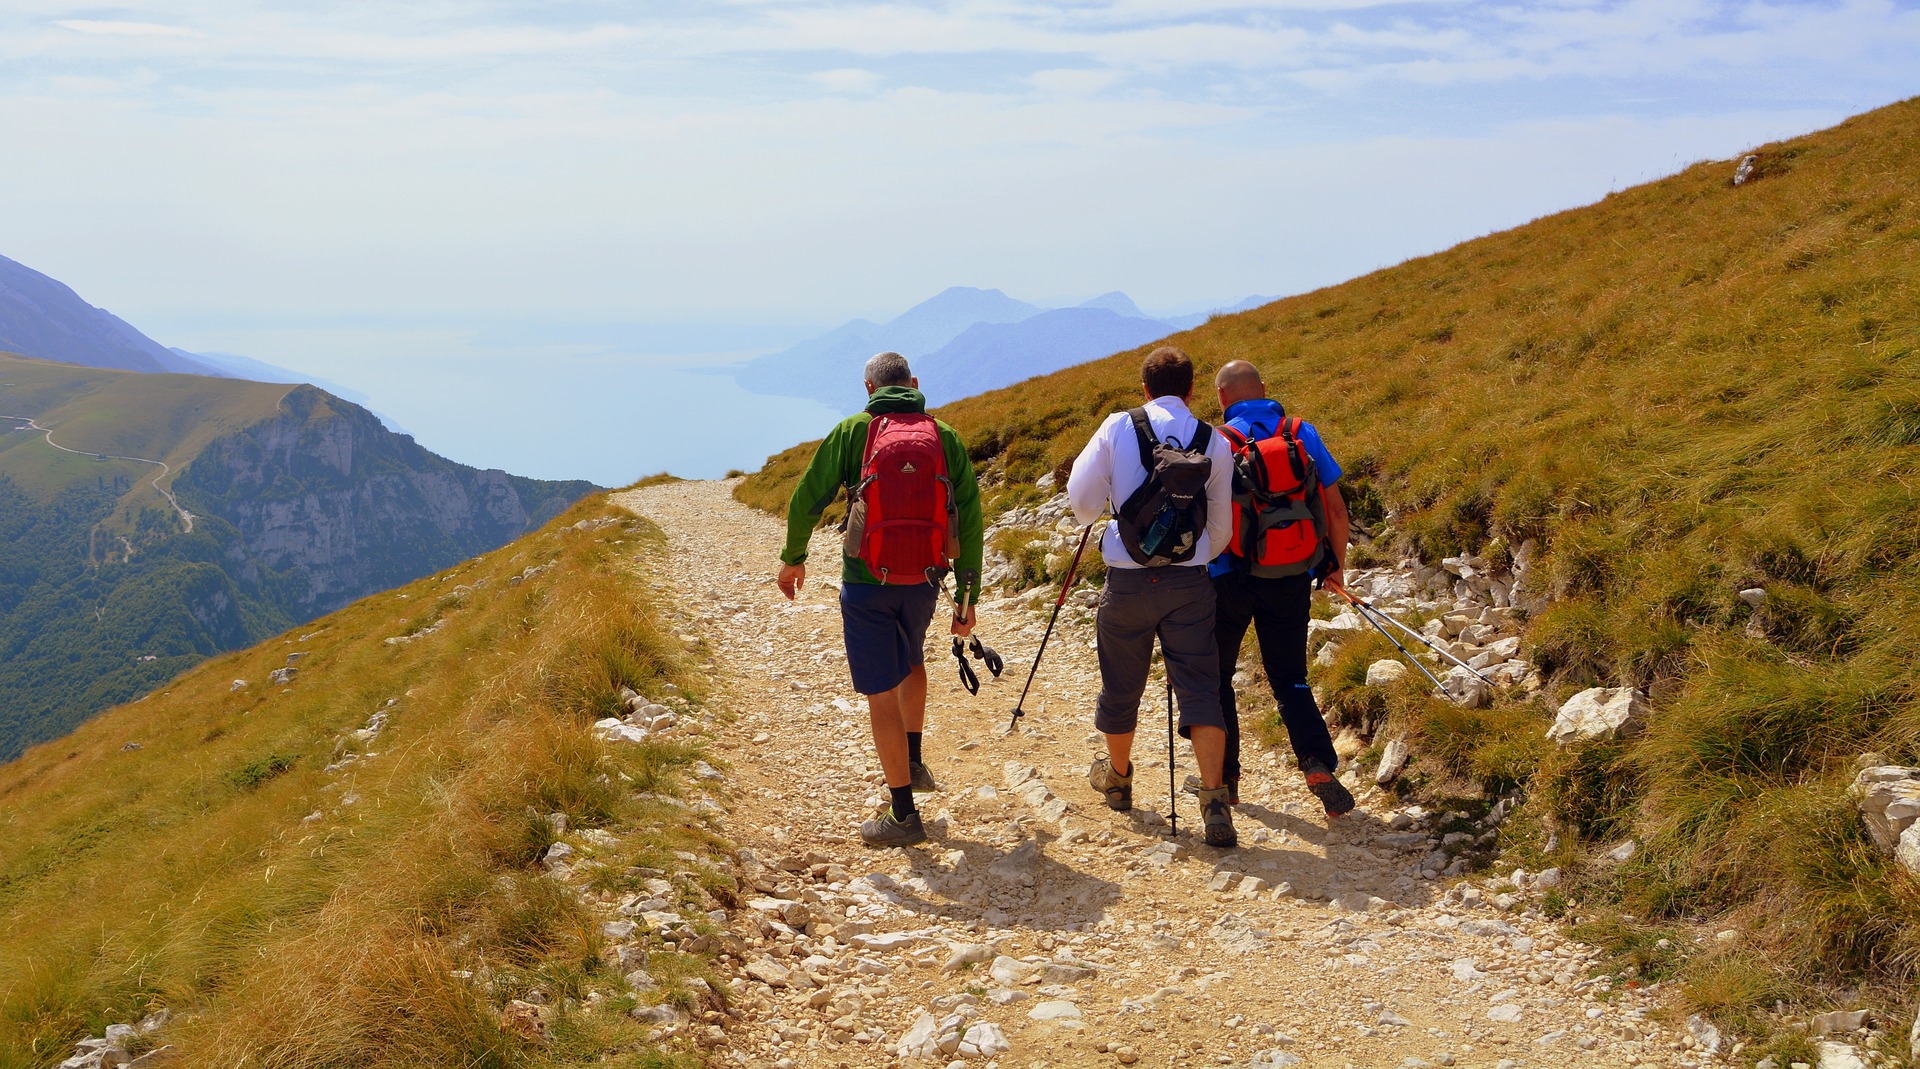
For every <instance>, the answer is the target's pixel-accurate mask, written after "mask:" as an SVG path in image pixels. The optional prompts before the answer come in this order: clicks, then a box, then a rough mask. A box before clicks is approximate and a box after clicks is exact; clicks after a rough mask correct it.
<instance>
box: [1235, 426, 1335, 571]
mask: <svg viewBox="0 0 1920 1069" xmlns="http://www.w3.org/2000/svg"><path fill="white" fill-rule="evenodd" d="M1220 433H1221V434H1224V435H1226V437H1227V441H1228V442H1229V443H1230V444H1232V446H1233V540H1232V542H1230V543H1229V546H1230V548H1231V551H1232V553H1233V566H1234V568H1235V569H1237V570H1239V571H1242V572H1246V573H1248V574H1251V575H1255V576H1259V577H1262V578H1269V579H1271V578H1278V577H1280V576H1287V575H1299V574H1301V573H1302V572H1307V573H1310V574H1312V575H1314V576H1316V577H1318V576H1320V575H1323V574H1325V573H1326V570H1327V567H1328V566H1329V565H1330V564H1331V563H1332V562H1333V560H1334V555H1333V546H1332V544H1331V543H1330V541H1329V538H1328V535H1327V514H1326V503H1325V500H1324V497H1323V495H1324V493H1325V488H1324V487H1322V486H1321V485H1320V472H1319V469H1318V468H1317V467H1316V466H1315V465H1314V463H1313V454H1311V453H1309V452H1307V446H1306V443H1305V442H1302V441H1301V440H1300V420H1299V419H1298V418H1297V417H1290V418H1286V419H1282V420H1281V421H1280V426H1279V427H1278V428H1276V429H1275V431H1274V434H1273V436H1272V437H1270V438H1262V439H1259V440H1257V441H1254V440H1249V439H1248V438H1247V437H1246V436H1245V435H1243V434H1241V433H1240V432H1239V431H1237V430H1235V429H1233V428H1232V427H1228V426H1222V427H1221V428H1220Z"/></svg>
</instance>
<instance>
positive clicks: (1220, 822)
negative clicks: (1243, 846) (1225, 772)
mask: <svg viewBox="0 0 1920 1069" xmlns="http://www.w3.org/2000/svg"><path fill="white" fill-rule="evenodd" d="M1227 797H1228V789H1227V788H1225V787H1215V788H1214V789H1213V790H1210V791H1201V792H1200V819H1201V820H1203V821H1205V822H1206V840H1207V845H1208V846H1217V847H1220V848H1221V849H1223V850H1224V849H1227V848H1230V847H1234V846H1238V845H1240V836H1238V835H1236V834H1234V830H1233V810H1232V808H1231V805H1230V803H1228V801H1227Z"/></svg>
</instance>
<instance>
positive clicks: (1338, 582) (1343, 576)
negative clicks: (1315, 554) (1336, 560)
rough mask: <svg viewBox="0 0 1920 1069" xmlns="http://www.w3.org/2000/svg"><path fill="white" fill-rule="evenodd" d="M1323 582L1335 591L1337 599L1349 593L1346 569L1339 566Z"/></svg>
mask: <svg viewBox="0 0 1920 1069" xmlns="http://www.w3.org/2000/svg"><path fill="white" fill-rule="evenodd" d="M1321 582H1322V583H1323V584H1325V585H1326V586H1327V587H1328V588H1329V589H1331V590H1332V591H1333V593H1334V596H1335V597H1339V596H1340V595H1343V594H1346V593H1347V573H1346V569H1344V568H1341V567H1339V566H1337V565H1336V566H1335V567H1334V569H1333V570H1332V571H1330V572H1328V573H1327V577H1326V578H1325V579H1322V580H1321Z"/></svg>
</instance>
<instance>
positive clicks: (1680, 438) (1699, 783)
mask: <svg viewBox="0 0 1920 1069" xmlns="http://www.w3.org/2000/svg"><path fill="white" fill-rule="evenodd" d="M1759 151H1760V157H1761V166H1760V172H1759V175H1760V177H1759V180H1758V181H1756V182H1753V183H1750V184H1748V185H1745V186H1742V187H1738V188H1736V187H1733V186H1732V185H1731V184H1730V181H1729V179H1730V177H1731V174H1732V171H1733V166H1732V164H1731V163H1726V162H1714V163H1703V164H1699V165H1696V166H1693V167H1690V168H1688V169H1686V170H1685V171H1682V172H1681V173H1679V174H1676V175H1674V176H1672V177H1669V178H1666V179H1662V180H1660V181H1657V182H1652V183H1649V184H1647V185H1644V186H1639V187H1636V188H1633V189H1629V190H1625V191H1622V192H1620V193H1616V194H1613V195H1610V196H1609V197H1607V198H1606V199H1605V200H1604V201H1601V202H1600V203H1598V204H1594V205H1591V206H1588V207H1585V208H1580V209H1576V210H1573V211H1569V212H1564V213H1561V214H1559V215H1555V216H1550V217H1547V218H1544V219H1540V220H1537V221H1535V222H1533V223H1530V224H1528V225H1526V226H1523V227H1520V228H1517V229H1515V230H1511V231H1507V232H1504V233H1500V234H1494V235H1491V236H1488V237H1485V238H1481V239H1478V240H1475V241H1471V242H1467V243H1465V244H1463V245H1460V246H1458V247H1456V248H1453V249H1450V250H1447V251H1446V252H1442V253H1439V254H1436V255H1433V256H1428V257H1424V258H1421V259H1417V260H1412V261H1409V262H1407V263H1405V264H1401V265H1399V266H1397V267H1394V268H1390V269H1387V270H1383V271H1379V272H1376V273H1374V274H1371V275H1368V276H1365V277H1363V278H1359V279H1355V280H1353V281H1351V282H1348V283H1345V284H1342V285H1339V286H1334V287H1331V288H1328V289H1325V290H1320V291H1317V292H1314V293H1309V294H1304V295H1302V296H1298V297H1293V298H1289V299H1287V300H1283V301H1279V302H1276V303H1274V304H1270V305H1267V306H1266V307H1263V308H1260V309H1257V310H1254V311H1251V312H1247V313H1244V314H1240V315H1234V316H1228V317H1223V318H1220V319H1216V320H1214V321H1213V322H1211V323H1208V324H1207V325H1206V326H1203V327H1201V328H1198V329H1196V330H1193V331H1190V332H1187V333H1185V334H1182V335H1179V336H1176V337H1174V338H1173V339H1170V341H1171V342H1173V343H1174V344H1178V345H1180V346H1182V347H1183V348H1185V349H1186V350H1187V351H1188V352H1189V353H1190V354H1192V355H1193V357H1194V358H1195V360H1196V363H1197V364H1198V365H1199V366H1200V368H1201V371H1202V374H1204V375H1210V374H1211V371H1212V370H1213V369H1215V368H1217V367H1218V366H1219V365H1220V364H1221V363H1223V362H1225V361H1226V360H1229V359H1233V358H1245V359H1249V360H1252V361H1254V362H1255V363H1257V364H1259V365H1260V366H1261V367H1262V368H1263V370H1264V371H1265V374H1266V377H1267V380H1268V382H1269V383H1270V385H1271V386H1272V389H1273V394H1274V396H1276V397H1278V398H1280V399H1281V400H1282V401H1283V402H1285V403H1286V404H1287V406H1288V407H1289V409H1290V410H1291V411H1293V412H1294V413H1296V414H1299V415H1303V416H1305V417H1307V418H1309V419H1311V420H1313V421H1315V422H1316V423H1317V424H1318V425H1319V426H1320V428H1321V429H1322V431H1323V432H1324V433H1325V436H1326V438H1327V440H1328V442H1329V443H1330V445H1331V447H1332V449H1333V450H1334V452H1335V454H1336V456H1338V457H1339V458H1341V459H1342V461H1343V462H1344V463H1345V464H1346V465H1347V468H1348V471H1349V479H1348V481H1347V490H1348V495H1349V498H1350V499H1352V500H1354V501H1355V504H1356V511H1357V513H1358V514H1359V515H1360V517H1361V518H1362V519H1363V520H1365V521H1366V522H1368V523H1369V524H1372V525H1375V526H1378V527H1384V528H1385V530H1384V532H1383V533H1385V534H1386V535H1387V537H1388V538H1390V539H1394V540H1397V541H1398V542H1399V543H1400V544H1402V545H1404V546H1406V547H1409V548H1411V549H1413V550H1415V551H1417V552H1419V553H1420V554H1422V555H1423V556H1425V557H1427V558H1429V559H1435V558H1438V557H1440V556H1443V555H1446V554H1450V553H1454V552H1457V551H1460V550H1474V551H1481V550H1486V549H1488V548H1489V547H1490V546H1492V545H1493V543H1495V542H1496V540H1504V542H1505V543H1506V544H1508V545H1517V544H1518V542H1519V541H1520V540H1522V539H1525V538H1538V539H1540V540H1541V541H1542V543H1543V545H1544V546H1545V547H1546V548H1547V550H1548V554H1547V558H1546V563H1547V567H1548V568H1549V569H1550V574H1551V575H1552V577H1553V581H1554V590H1555V593H1556V595H1557V598H1558V601H1557V604H1556V606H1555V607H1554V608H1553V609H1552V610H1550V611H1549V612H1548V613H1546V614H1544V615H1543V617H1542V618H1540V619H1538V620H1535V621H1533V623H1532V626H1531V632H1530V634H1531V639H1532V641H1533V643H1534V645H1535V648H1536V651H1537V655H1538V658H1539V659H1540V660H1541V661H1543V662H1544V663H1545V664H1546V665H1547V666H1549V667H1550V668H1552V669H1553V670H1554V672H1555V676H1556V682H1557V685H1558V689H1559V691H1560V692H1561V693H1565V692H1566V691H1567V690H1569V689H1571V688H1573V687H1576V686H1580V685H1585V684H1588V683H1633V684H1639V685H1643V686H1646V687H1648V688H1650V690H1651V692H1652V693H1653V695H1654V697H1655V700H1656V705H1657V708H1658V716H1657V718H1656V721H1655V724H1654V727H1653V728H1652V730H1651V731H1650V732H1649V733H1648V735H1647V736H1646V737H1644V738H1643V739H1642V740H1640V741H1639V742H1637V743H1636V744H1633V745H1631V746H1617V747H1603V748H1596V749H1591V750H1586V751H1581V752H1579V753H1577V754H1559V755H1552V754H1543V753H1542V752H1541V747H1540V745H1539V744H1538V742H1537V738H1538V736H1537V735H1536V734H1534V733H1536V732H1538V731H1539V730H1540V728H1541V727H1542V726H1543V725H1544V721H1543V720H1542V719H1541V716H1540V714H1539V713H1537V712H1534V711H1531V710H1496V711H1495V713H1494V714H1489V716H1490V717H1491V718H1492V719H1490V720H1486V721H1484V722H1481V723H1478V724H1476V725H1473V726H1472V729H1473V730H1475V731H1480V732H1483V733H1484V732H1486V731H1487V730H1488V729H1489V728H1490V727H1497V728H1500V729H1501V730H1502V731H1504V732H1505V733H1506V735H1507V736H1508V737H1507V738H1506V739H1505V740H1504V741H1502V740H1499V739H1486V740H1482V741H1481V743H1479V744H1478V745H1477V752H1467V753H1463V754H1461V755H1460V756H1459V759H1458V766H1459V767H1458V770H1459V771H1463V772H1478V773H1480V774H1482V775H1483V778H1487V779H1490V780H1497V779H1502V778H1513V779H1527V778H1529V777H1531V780H1532V786H1533V788H1534V794H1535V796H1536V797H1538V798H1542V799H1545V800H1546V801H1547V802H1548V803H1549V805H1550V807H1551V809H1552V811H1553V813H1554V814H1555V815H1556V816H1557V817H1558V818H1559V819H1561V820H1562V821H1565V822H1566V823H1567V824H1568V826H1569V827H1571V828H1573V829H1575V830H1577V831H1579V832H1582V833H1584V834H1585V835H1586V836H1587V837H1588V838H1590V839H1602V838H1606V837H1611V836H1618V835H1624V834H1628V833H1634V834H1638V835H1640V836H1642V837H1645V838H1646V839H1647V840H1648V845H1647V848H1646V849H1643V850H1642V852H1641V854H1640V856H1639V857H1638V858H1637V859H1636V860H1635V861H1634V862H1633V863H1632V864H1631V865H1629V866H1627V867H1625V868H1624V869H1623V870H1621V871H1619V872H1615V873H1612V874H1607V875H1602V874H1601V873H1599V872H1598V871H1597V869H1596V870H1594V871H1592V872H1591V873H1590V878H1589V883H1588V884H1587V890H1586V892H1585V894H1586V895H1587V898H1588V899H1589V901H1592V902H1611V903H1618V904H1621V905H1626V906H1631V907H1634V908H1636V909H1638V910H1639V912H1640V915H1641V916H1642V917H1645V918H1648V919H1651V920H1653V921H1655V922H1667V921H1672V920H1678V919H1686V918H1699V917H1706V916H1716V915H1717V916H1721V917H1723V918H1724V917H1728V916H1731V917H1732V918H1733V919H1735V920H1736V921H1741V922H1744V924H1745V926H1746V927H1748V928H1749V930H1750V937H1749V938H1748V939H1747V940H1746V941H1744V942H1743V943H1741V944H1739V945H1738V946H1739V949H1737V950H1733V951H1728V952H1726V953H1720V954H1717V955H1707V954H1705V953H1704V952H1703V954H1702V955H1701V956H1700V958H1699V959H1698V960H1696V961H1695V962H1693V963H1692V964H1691V965H1690V966H1688V970H1689V971H1688V973H1687V975H1689V976H1690V977H1692V981H1691V983H1692V985H1693V986H1692V988H1691V990H1692V992H1693V994H1694V996H1695V998H1696V1000H1697V1001H1698V1002H1700V1003H1701V1004H1702V1005H1704V1006H1707V1007H1708V1008H1711V1009H1715V1010H1717V1011H1720V1012H1722V1014H1723V1016H1728V1017H1731V1018H1740V1017H1741V1016H1742V1015H1743V1014H1746V1013H1747V1012H1748V1011H1750V1010H1751V1009H1752V1008H1753V1007H1755V1006H1760V1005H1765V1004H1770V1002H1771V1000H1772V998H1774V997H1776V996H1780V995H1784V996H1785V997H1789V998H1791V997H1792V995H1793V991H1792V990H1791V989H1788V988H1786V987H1785V986H1784V985H1783V982H1782V981H1783V978H1785V977H1798V978H1801V979H1806V978H1815V977H1859V976H1867V977H1871V978H1875V979H1879V980H1884V981H1887V982H1889V983H1909V982H1911V980H1912V979H1914V978H1915V977H1916V975H1920V894H1917V893H1916V889H1915V887H1914V885H1913V883H1912V881H1910V880H1908V879H1907V878H1905V877H1904V876H1903V875H1900V874H1898V873H1897V872H1892V871H1889V866H1887V865H1885V864H1883V863H1882V862H1881V861H1880V860H1879V859H1878V858H1877V857H1875V856H1874V855H1873V854H1872V853H1871V851H1870V850H1869V849H1867V848H1866V847H1865V845H1864V843H1863V841H1862V838H1861V835H1860V833H1859V831H1858V821H1857V819H1856V818H1855V817H1854V814H1853V812H1852V809H1851V806H1850V804H1849V803H1848V802H1847V800H1846V798H1845V797H1844V791H1843V787H1844V785H1845V783H1846V782H1847V781H1848V780H1849V779H1850V777H1851V763H1852V761H1853V759H1854V757H1855V756H1856V755H1858V754H1859V753H1861V752H1862V751H1863V750H1877V751H1880V752H1882V753H1884V754H1885V755H1886V756H1887V757H1889V758H1891V759H1893V760H1895V761H1901V762H1906V763H1910V764H1911V763H1920V667H1917V666H1916V663H1915V659H1914V658H1915V651H1916V650H1920V483H1917V482H1916V475H1917V474H1920V472H1916V466H1917V465H1916V460H1917V459H1920V457H1917V455H1916V453H1917V450H1916V445H1920V195H1916V188H1915V185H1914V182H1913V177H1912V176H1913V175H1915V174H1917V173H1920V101H1907V102H1904V103H1900V104H1895V105H1892V106H1890V107H1887V108H1884V109H1881V110H1879V111H1876V112H1873V113H1870V114H1867V115H1863V116H1859V117H1856V118H1854V119H1852V120H1849V121H1848V122H1846V123H1843V124H1841V125H1840V126H1838V127H1836V128H1834V129H1831V130H1827V131H1823V132H1820V133H1817V134H1813V135H1809V136H1807V137H1804V138H1799V139H1796V140H1793V141H1789V142H1784V143H1781V144H1776V145H1770V146H1766V147H1765V148H1763V149H1761V150H1759ZM1141 355H1142V354H1141V351H1135V352H1131V353H1123V354H1119V355H1117V356H1114V357H1110V358H1108V359H1105V360H1100V361H1095V362H1092V363H1089V364H1086V365H1082V366H1080V367H1077V368H1074V369H1070V370H1068V371H1063V372H1060V373H1058V374H1055V375H1050V376H1046V377H1044V378H1041V379H1037V380H1033V381H1030V382H1028V383H1023V384H1021V385H1019V386H1015V387H1011V388H1009V389H1005V390H999V391H995V392H993V393H988V394H984V395H981V396H979V397H975V398H970V399H968V400H964V401H960V402H956V403H954V404H952V405H948V406H946V407H945V408H944V409H942V410H941V412H940V414H941V415H942V416H943V417H944V418H945V419H947V420H948V421H950V422H952V423H953V424H954V425H955V426H957V427H958V428H959V429H960V430H961V432H962V433H963V434H964V435H965V436H966V438H967V439H968V441H969V442H970V443H971V444H972V448H973V449H974V452H975V454H976V457H977V458H979V459H981V460H987V461H989V463H987V464H986V466H985V473H986V477H987V479H988V481H989V483H990V484H997V485H998V486H999V487H1000V488H1001V493H1002V495H1003V500H1018V499H1021V498H1023V497H1030V496H1033V494H1034V493H1036V492H1035V491H1033V490H1032V489H1031V488H1030V485H1029V484H1030V483H1031V481H1032V480H1033V479H1034V478H1035V477H1036V476H1038V475H1039V474H1041V473H1043V472H1045V471H1048V470H1056V469H1061V468H1063V466H1064V464H1065V463H1066V462H1067V461H1069V460H1070V459H1071V458H1072V456H1073V455H1074V453H1075V452H1077V450H1078V449H1079V447H1080V446H1081V444H1082V443H1083V442H1084V441H1085V439H1086V436H1087V434H1088V433H1089V432H1090V431H1091V429H1092V427H1093V426H1094V425H1095V423H1096V422H1097V421H1098V420H1099V419H1100V418H1101V417H1102V416H1104V415H1105V414H1106V413H1108V412H1111V411H1114V410H1115V409H1117V408H1120V407H1123V406H1125V405H1128V404H1131V403H1134V399H1135V398H1136V397H1137V396H1138V393H1137V390H1138V387H1137V381H1138V375H1137V370H1138V362H1139V359H1140V356H1141ZM1208 381H1210V379H1209V380H1208ZM1202 392H1205V391H1202ZM1196 402H1197V403H1196V406H1195V407H1196V409H1198V410H1199V411H1200V412H1201V413H1202V414H1203V415H1213V414H1216V413H1217V411H1218V409H1217V406H1216V405H1214V404H1213V403H1212V401H1211V398H1207V397H1202V398H1197V399H1196ZM811 448H812V447H811V444H809V445H803V446H799V447H796V448H795V449H793V450H789V451H788V452H786V453H783V454H781V455H779V456H776V457H773V458H771V459H770V460H769V462H768V464H767V466H766V468H765V469H763V471H762V472H760V473H759V474H757V475H756V476H755V477H753V478H751V479H749V480H747V481H746V482H745V483H743V485H742V486H741V487H740V490H739V496H740V497H741V499H742V500H744V501H746V502H748V503H749V504H754V505H757V506H759V507H762V508H767V509H769V510H772V511H779V510H781V509H783V508H784V505H785V499H786V496H787V494H788V493H789V492H790V490H791V486H792V481H793V479H794V478H795V477H796V476H797V474H798V471H799V469H800V468H801V466H802V465H803V464H804V462H805V459H806V456H807V455H808V454H809V453H810V452H811ZM1494 548H1495V549H1496V550H1497V548H1498V547H1497V546H1496V547H1494ZM1754 585H1759V586H1763V587H1765V588H1767V590H1768V591H1769V592H1770V595H1771V597H1770V600H1769V602H1768V605H1767V607H1766V608H1765V609H1763V610H1760V611H1758V612H1755V611H1753V610H1749V609H1748V608H1747V607H1746V606H1745V605H1744V604H1743V603H1741V602H1740V601H1739V600H1738V599H1737V598H1736V597H1735V596H1734V595H1735V592H1736V591H1738V590H1739V589H1741V588H1743V587H1748V586H1754ZM1406 715H1407V716H1409V717H1410V718H1412V719H1415V720H1418V721H1419V722H1418V723H1416V724H1414V725H1413V726H1414V727H1415V728H1416V729H1425V731H1424V734H1425V735H1426V736H1428V737H1431V738H1433V739H1435V740H1436V741H1439V740H1441V739H1443V738H1444V737H1446V736H1447V735H1448V734H1449V733H1448V731H1446V730H1443V729H1442V728H1440V727H1436V726H1435V725H1434V724H1433V723H1432V722H1431V721H1432V720H1433V719H1434V718H1435V717H1439V716H1444V715H1446V714H1445V713H1444V711H1435V710H1426V711H1413V712H1409V713H1407V714H1406ZM1475 749H1476V748H1475V747H1473V746H1470V747H1468V750H1469V751H1473V750H1475ZM1429 759H1430V760H1431V759H1432V758H1431V757H1430V758H1429ZM1567 838H1571V836H1568V837H1567ZM1563 849H1565V848H1564V847H1563Z"/></svg>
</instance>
